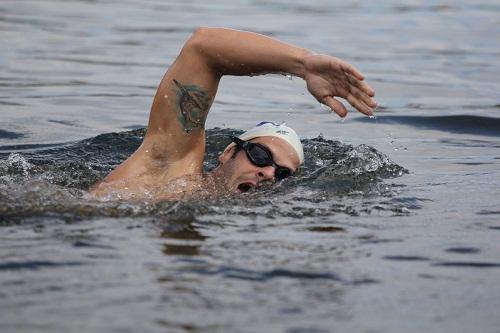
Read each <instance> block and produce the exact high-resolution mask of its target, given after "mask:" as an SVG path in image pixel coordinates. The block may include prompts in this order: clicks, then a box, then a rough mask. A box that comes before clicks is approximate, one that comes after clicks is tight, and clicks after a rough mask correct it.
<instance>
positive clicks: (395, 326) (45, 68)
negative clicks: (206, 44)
mask: <svg viewBox="0 0 500 333" xmlns="http://www.w3.org/2000/svg"><path fill="white" fill-rule="evenodd" d="M201 25H207V26H225V27H232V28H237V29H244V30H252V31H257V32H261V33H265V34H267V35H270V36H274V37H277V38H280V39H283V40H285V41H288V42H291V43H295V44H299V45H301V46H304V47H307V48H310V49H313V50H315V51H317V52H326V53H330V54H333V55H336V56H339V57H341V58H345V59H346V60H348V61H350V62H352V63H354V64H355V65H356V66H357V67H358V68H360V69H361V70H362V71H363V72H364V73H365V75H366V77H367V79H368V81H369V82H370V83H371V84H372V85H373V86H374V88H375V89H376V91H377V100H378V101H379V104H380V105H381V106H380V108H379V109H378V111H377V118H376V119H367V118H364V117H363V116H361V115H358V114H356V113H355V112H351V113H350V115H349V118H348V119H347V120H346V121H345V122H341V121H339V120H338V119H337V118H336V117H335V116H332V115H330V114H328V112H327V111H326V110H325V109H324V108H322V107H321V106H320V105H318V103H317V102H315V101H314V100H313V99H312V98H311V97H310V96H308V94H307V93H306V91H305V88H304V83H303V82H302V81H301V80H300V79H296V78H294V79H292V80H289V79H287V78H286V77H284V76H267V77H254V78H233V77H228V78H224V79H223V82H222V85H221V88H220V90H219V95H218V96H217V99H216V101H215V104H214V107H213V109H212V112H211V115H210V117H209V120H208V127H209V128H213V129H212V130H210V131H209V137H208V138H209V140H208V144H209V146H208V158H207V161H206V167H207V168H210V167H211V166H213V165H214V163H215V157H216V155H217V153H218V152H219V151H220V150H221V149H222V148H223V147H224V146H225V144H226V143H227V134H229V133H235V132H236V131H237V130H235V129H246V128H250V127H251V126H253V125H254V124H255V123H256V122H257V121H260V120H274V121H278V122H279V121H286V123H287V124H288V125H290V126H292V127H294V128H296V129H297V131H298V132H299V133H300V134H301V135H302V136H303V137H304V138H305V139H304V145H305V148H306V158H307V163H306V165H305V166H304V168H303V169H302V171H301V173H300V174H299V175H298V176H297V177H295V178H293V179H290V180H286V181H285V182H283V183H282V184H279V185H278V186H276V187H274V188H268V189H264V190H263V191H261V192H254V193H247V194H244V195H241V196H237V197H231V198H214V199H213V200H211V201H204V202H160V203H150V202H144V203H134V204H132V203H116V202H107V201H96V200H95V199H92V198H91V197H89V196H88V194H87V192H86V191H85V189H86V188H87V187H88V186H89V185H91V184H92V183H94V182H95V181H96V180H99V179H101V178H102V177H103V175H105V174H106V173H107V172H108V171H109V170H111V169H112V168H113V167H114V166H115V165H116V164H118V163H119V162H120V161H121V160H123V159H124V158H126V157H127V156H128V155H129V154H130V153H131V152H132V151H133V150H134V149H135V148H136V147H137V146H138V145H139V144H140V142H141V138H142V135H143V134H144V130H143V128H144V126H145V124H146V123H147V117H148V111H149V107H150V103H151V100H152V97H153V95H154V92H155V90H156V85H157V84H158V82H159V80H160V79H161V77H162V76H163V74H164V72H165V70H166V68H167V67H168V65H169V64H170V63H171V62H172V61H173V59H174V58H175V56H176V55H177V53H178V52H179V50H180V48H181V46H182V44H183V42H184V41H185V40H186V39H187V38H188V37H189V35H190V33H191V32H192V31H193V30H194V29H195V28H196V27H197V26H201ZM0 40H1V45H0V50H1V52H0V331H1V332H138V331H142V332H287V333H299V332H303V333H306V332H307V333H318V332H472V331H474V332H475V331H477V332H491V333H493V332H499V327H500V318H499V316H498V309H499V308H500V286H499V281H500V200H499V197H500V116H499V112H500V82H499V81H500V80H499V78H500V76H499V74H498V73H500V62H499V60H498V59H500V44H499V43H498V41H499V40H500V5H499V4H498V2H497V1H454V2H443V1H441V2H435V1H420V2H418V1H405V2H396V1H376V2H372V3H368V2H365V3H363V2H357V1H322V0H313V1H307V2H305V1H303V2H299V1H290V0H288V1H264V0H260V1H259V0H253V1H251V0H236V1H227V0H220V1H215V2H203V1H183V2H177V1H159V0H147V1H127V0H121V1H118V0H108V1H104V0H103V1H83V0H82V1H76V0H75V1H61V0H52V1H48V0H47V1H46V0H31V1H29V0H26V1H18V0H3V1H1V2H0Z"/></svg>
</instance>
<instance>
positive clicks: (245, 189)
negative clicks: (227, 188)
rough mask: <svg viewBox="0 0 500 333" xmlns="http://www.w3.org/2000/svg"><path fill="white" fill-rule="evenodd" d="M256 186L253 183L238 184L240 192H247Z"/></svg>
mask: <svg viewBox="0 0 500 333" xmlns="http://www.w3.org/2000/svg"><path fill="white" fill-rule="evenodd" d="M254 187H255V186H254V185H253V184H252V183H241V184H240V185H238V191H240V193H245V192H248V191H250V190H251V189H252V188H254Z"/></svg>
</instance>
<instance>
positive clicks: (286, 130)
mask: <svg viewBox="0 0 500 333" xmlns="http://www.w3.org/2000/svg"><path fill="white" fill-rule="evenodd" d="M261 136H270V137H276V138H280V139H282V140H285V141H286V142H287V143H288V144H289V145H290V146H292V148H293V150H295V152H296V153H297V156H298V157H299V163H300V164H302V163H304V148H303V147H302V143H301V142H300V138H299V136H298V135H297V133H295V131H294V130H293V129H291V128H290V127H288V126H286V125H285V124H284V123H283V124H281V125H278V124H275V123H273V122H271V121H263V122H260V123H258V124H257V125H255V127H254V128H252V129H250V130H248V131H246V132H245V133H243V134H242V135H240V136H239V138H240V139H242V140H247V141H248V140H251V139H254V138H258V137H261Z"/></svg>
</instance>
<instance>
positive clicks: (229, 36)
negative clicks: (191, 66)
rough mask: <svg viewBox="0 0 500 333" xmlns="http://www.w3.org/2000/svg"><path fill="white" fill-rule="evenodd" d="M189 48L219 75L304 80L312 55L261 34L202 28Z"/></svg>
mask: <svg viewBox="0 0 500 333" xmlns="http://www.w3.org/2000/svg"><path fill="white" fill-rule="evenodd" d="M188 45H189V46H190V47H191V48H193V49H194V50H195V51H196V52H198V53H199V54H200V55H201V57H202V58H203V59H205V61H206V62H207V64H208V66H209V67H210V68H212V69H213V70H214V71H215V72H216V73H217V74H219V75H260V74H267V73H287V74H291V75H295V76H299V77H302V78H303V77H304V73H305V69H304V59H305V58H306V57H307V56H309V55H311V54H312V53H311V52H310V51H308V50H306V49H303V48H299V47H296V46H293V45H290V44H286V43H283V42H281V41H278V40H276V39H273V38H270V37H266V36H263V35H260V34H256V33H251V32H243V31H238V30H231V29H221V28H199V29H197V30H196V32H195V33H194V34H193V36H192V37H191V39H190V40H189V42H188Z"/></svg>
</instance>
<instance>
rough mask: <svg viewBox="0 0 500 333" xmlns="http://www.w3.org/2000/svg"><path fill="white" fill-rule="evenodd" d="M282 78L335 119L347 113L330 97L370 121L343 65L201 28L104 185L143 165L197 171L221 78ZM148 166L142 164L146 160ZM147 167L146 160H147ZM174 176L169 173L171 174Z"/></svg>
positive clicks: (366, 96)
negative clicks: (295, 82) (130, 151)
mask: <svg viewBox="0 0 500 333" xmlns="http://www.w3.org/2000/svg"><path fill="white" fill-rule="evenodd" d="M266 73H287V74H291V75H295V76H299V77H301V78H303V79H305V80H306V83H307V88H308V90H309V92H310V93H311V94H312V95H313V96H314V97H315V98H316V99H317V100H318V101H319V102H321V103H323V104H326V105H328V106H329V107H331V108H332V109H333V110H334V111H335V112H336V113H337V114H339V115H340V116H345V115H346V112H347V110H346V109H345V107H344V106H343V105H342V103H341V102H339V101H337V100H336V99H334V97H335V96H338V97H342V98H345V99H347V101H349V103H350V104H351V105H353V106H354V107H355V108H357V109H358V110H359V111H360V112H362V113H364V114H367V115H371V114H372V109H373V108H374V107H375V106H376V103H375V101H374V100H373V99H372V97H373V95H374V92H373V89H371V88H370V87H369V86H368V85H366V83H365V82H364V81H363V76H362V74H361V73H360V72H359V71H358V70H357V69H355V68H354V67H353V66H351V65H349V64H348V63H346V62H344V61H342V60H340V59H337V58H334V57H331V56H327V55H315V54H313V53H312V52H310V51H308V50H306V49H303V48H299V47H296V46H293V45H290V44H286V43H283V42H280V41H278V40H276V39H272V38H269V37H266V36H263V35H260V34H256V33H250V32H242V31H237V30H231V29H219V28H200V29H197V30H196V31H195V32H194V33H193V35H192V36H191V38H190V39H189V40H188V41H187V42H186V44H185V45H184V47H183V48H182V51H181V53H180V54H179V56H178V57H177V59H176V60H175V62H174V63H173V64H172V65H171V66H170V68H169V69H168V71H167V73H166V74H165V76H164V77H163V79H162V81H161V83H160V86H159V87H158V90H157V93H156V95H155V98H154V101H153V105H152V109H151V114H150V118H149V124H148V130H147V133H146V137H145V139H144V142H143V144H142V145H141V147H140V148H139V150H138V151H137V152H136V153H134V155H133V156H132V157H131V158H129V160H127V161H126V162H124V163H123V164H122V165H121V166H120V167H119V168H117V169H116V170H115V172H113V173H112V174H110V175H109V176H108V178H107V180H115V179H121V178H124V177H131V176H134V175H137V174H140V173H142V172H145V170H144V168H145V166H146V167H147V168H148V170H149V171H150V169H151V167H153V168H154V167H157V168H162V167H164V166H165V165H166V164H168V167H169V169H170V170H177V171H175V172H173V174H176V175H180V174H182V173H185V174H187V173H196V172H201V171H202V170H201V166H202V162H203V158H204V153H205V131H204V125H205V120H206V117H207V115H208V112H209V110H210V106H211V105H212V102H213V100H214V98H215V95H216V92H217V87H218V84H219V80H220V78H221V77H222V76H223V75H260V74H266ZM144 161H146V162H144ZM148 161H149V162H148ZM173 174H172V175H173Z"/></svg>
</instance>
